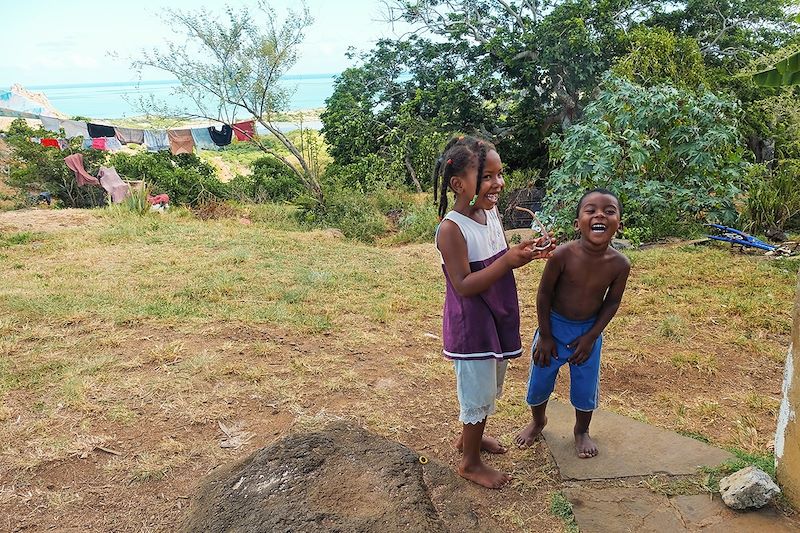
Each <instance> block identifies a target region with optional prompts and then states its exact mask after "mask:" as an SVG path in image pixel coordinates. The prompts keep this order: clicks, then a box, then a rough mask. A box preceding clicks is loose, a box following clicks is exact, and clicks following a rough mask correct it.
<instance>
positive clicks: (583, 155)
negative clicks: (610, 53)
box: [543, 76, 747, 240]
mask: <svg viewBox="0 0 800 533" xmlns="http://www.w3.org/2000/svg"><path fill="white" fill-rule="evenodd" d="M737 113H738V108H737V106H736V104H734V103H733V102H731V101H729V100H726V99H724V98H721V97H719V96H716V95H714V94H713V93H710V92H704V93H700V94H696V93H694V92H693V91H687V90H681V89H676V88H674V87H671V86H668V85H662V86H656V87H651V88H645V87H641V86H639V85H636V84H633V83H631V82H629V81H627V80H623V79H620V78H615V77H613V76H608V77H606V78H605V79H604V81H603V83H602V85H601V87H600V91H599V94H598V96H597V99H596V100H595V101H594V102H592V103H591V104H590V105H589V106H587V108H586V114H585V116H584V120H583V121H582V122H581V123H580V124H576V125H574V126H573V127H571V128H570V129H569V130H567V131H566V132H565V133H564V135H563V136H559V135H554V136H552V137H551V138H550V143H551V146H552V151H551V154H552V157H553V159H554V160H555V162H556V163H558V164H559V166H558V167H557V168H556V169H555V170H554V171H553V172H552V173H551V175H550V178H549V181H548V187H547V189H548V194H547V197H546V200H545V205H544V208H543V210H544V211H545V213H546V214H547V215H548V216H550V217H552V218H553V219H554V221H555V224H556V227H557V228H559V229H560V230H561V231H562V232H565V231H566V230H567V229H568V228H570V227H571V225H572V220H573V218H574V217H575V205H576V204H577V201H578V199H579V197H580V195H581V194H582V193H583V191H585V190H587V189H592V188H595V187H604V188H610V189H612V190H614V191H615V192H617V193H618V194H619V196H620V199H621V201H622V204H623V206H624V220H625V223H626V224H627V225H628V226H629V227H630V228H631V229H636V230H637V232H638V234H637V235H635V236H636V237H637V238H639V239H641V240H650V239H654V238H658V237H662V236H664V234H663V233H660V232H662V231H667V232H668V231H674V230H675V227H676V224H677V225H678V226H680V225H682V224H684V223H686V222H700V221H706V220H711V221H717V222H721V223H723V224H733V223H734V222H736V219H737V216H738V215H737V213H736V209H735V201H736V199H737V197H738V195H739V193H740V186H741V185H742V183H743V179H744V174H745V170H746V168H747V165H746V163H745V162H744V161H743V160H742V157H741V156H742V154H741V149H740V148H739V147H738V146H737V143H738V140H739V135H738V131H737V128H736V119H735V117H736V115H737Z"/></svg>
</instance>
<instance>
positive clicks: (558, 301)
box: [516, 189, 630, 458]
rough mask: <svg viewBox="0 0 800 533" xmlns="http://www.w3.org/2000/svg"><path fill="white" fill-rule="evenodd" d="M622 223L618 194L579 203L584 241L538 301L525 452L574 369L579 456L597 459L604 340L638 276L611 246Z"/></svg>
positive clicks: (555, 264) (558, 257)
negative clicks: (564, 369)
mask: <svg viewBox="0 0 800 533" xmlns="http://www.w3.org/2000/svg"><path fill="white" fill-rule="evenodd" d="M621 216H622V205H621V204H620V201H619V199H618V198H617V197H616V195H614V193H612V192H611V191H608V190H605V189H594V190H591V191H589V192H587V193H586V194H584V195H583V197H581V199H580V201H579V202H578V209H577V214H576V219H575V222H574V227H575V229H576V230H577V231H579V232H580V238H579V239H578V240H574V241H570V242H568V243H566V244H564V245H562V246H559V247H558V248H556V250H555V252H553V256H552V257H551V258H550V259H549V260H548V261H547V265H546V266H545V268H544V272H543V273H542V281H541V283H540V284H539V292H538V294H537V296H536V306H537V315H538V318H539V329H538V330H537V331H536V334H535V335H534V338H533V362H532V364H531V374H530V379H529V381H528V397H527V401H528V405H530V406H531V412H532V413H533V421H532V422H531V423H530V424H528V425H527V426H525V428H524V429H523V430H522V432H521V433H520V434H519V435H518V436H517V438H516V443H517V445H518V446H520V447H523V448H524V447H528V446H530V445H531V444H533V442H534V440H535V439H536V438H537V437H538V436H539V435H540V434H541V433H542V429H544V426H545V424H547V416H545V411H546V409H547V401H548V400H549V399H550V394H551V393H552V392H553V388H554V386H555V382H556V377H557V375H558V370H559V368H561V366H562V365H564V364H566V363H569V375H570V401H571V403H572V405H573V407H575V430H574V432H575V449H576V451H577V453H578V456H579V457H581V458H590V457H594V456H595V455H597V446H596V445H595V443H594V441H592V439H591V438H590V437H589V423H590V422H591V421H592V411H594V410H595V409H597V404H598V396H599V392H600V349H601V346H602V342H603V337H602V333H603V330H604V329H605V327H606V326H607V325H608V323H609V322H611V319H612V318H613V317H614V314H615V313H616V312H617V309H619V304H620V302H621V301H622V294H623V292H625V283H626V282H627V280H628V274H629V272H630V261H628V258H627V257H625V256H624V255H622V254H621V253H619V252H617V251H616V250H614V249H613V248H611V247H610V246H609V244H611V239H612V238H613V237H614V235H615V234H616V233H617V230H619V229H620V228H621V227H622V222H621Z"/></svg>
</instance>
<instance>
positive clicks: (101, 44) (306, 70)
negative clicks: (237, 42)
mask: <svg viewBox="0 0 800 533" xmlns="http://www.w3.org/2000/svg"><path fill="white" fill-rule="evenodd" d="M3 4H4V5H3V9H2V17H0V50H3V52H2V54H0V87H7V86H10V85H11V84H14V83H20V84H22V85H23V86H25V87H30V86H40V85H58V84H72V83H97V82H127V81H136V79H137V77H136V74H135V73H133V72H132V71H131V69H130V62H129V61H128V60H127V59H126V58H129V57H133V56H136V54H137V53H138V52H140V51H141V50H142V49H143V48H145V49H148V48H153V47H162V46H160V45H163V43H164V42H165V40H166V39H167V38H169V37H170V36H171V31H170V27H169V24H168V22H166V21H164V13H163V7H164V6H166V5H169V6H170V7H172V8H174V9H182V10H193V9H197V8H199V7H206V8H208V9H209V10H212V11H214V12H218V13H221V11H222V8H223V7H224V5H225V3H224V2H220V1H210V0H170V1H169V2H163V1H154V0H136V1H135V2H127V1H114V0H111V1H109V0H71V1H68V2H65V1H64V0H36V1H30V0H21V1H16V0H15V1H13V2H8V3H6V2H5V1H4V2H3ZM228 4H229V5H231V6H233V7H234V8H235V7H236V6H241V5H250V6H255V4H256V1H255V0H252V1H248V0H232V1H230V2H228ZM269 4H270V5H271V6H272V7H273V8H274V9H275V11H276V12H277V14H278V16H279V18H281V19H282V18H283V17H284V16H285V15H286V12H287V9H288V8H296V7H297V6H298V5H299V4H300V2H299V1H298V0H270V2H269ZM306 5H307V6H308V8H309V11H310V12H311V15H312V16H313V17H314V23H313V25H312V26H311V27H310V28H309V29H308V30H307V31H306V36H305V40H304V41H303V44H302V45H301V47H300V48H299V50H298V51H299V54H298V55H299V57H298V60H297V63H296V64H295V66H294V67H293V68H292V69H291V70H290V71H289V73H290V74H323V73H324V74H328V73H338V72H341V71H342V70H344V69H345V68H347V67H348V66H350V65H351V61H350V60H348V59H347V58H346V57H345V53H346V52H347V49H348V47H350V46H353V47H355V48H356V49H359V50H369V49H370V48H372V46H373V44H374V43H375V41H377V40H378V39H379V38H381V37H395V36H398V35H399V34H401V33H402V31H400V29H399V28H397V27H392V25H390V24H388V23H386V22H384V21H383V18H382V17H383V13H385V7H384V5H383V2H381V0H307V1H306ZM162 48H163V47H162ZM110 53H116V54H118V56H119V59H117V58H114V57H112V56H110V55H109V54H110ZM143 78H144V79H148V80H163V79H167V78H168V76H167V75H165V74H164V73H162V72H158V71H152V72H146V73H144V74H143Z"/></svg>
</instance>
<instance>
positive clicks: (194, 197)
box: [111, 151, 228, 206]
mask: <svg viewBox="0 0 800 533" xmlns="http://www.w3.org/2000/svg"><path fill="white" fill-rule="evenodd" d="M111 164H112V165H113V166H114V167H116V169H117V172H119V174H120V175H121V176H124V177H125V178H126V179H131V180H144V182H145V183H146V184H147V185H148V186H149V187H150V188H151V189H152V191H153V193H154V194H161V193H166V194H168V195H169V198H170V202H171V203H173V204H176V205H188V206H195V205H198V204H199V203H201V202H203V201H206V200H224V199H225V198H227V197H228V186H227V185H226V184H225V183H222V182H221V181H219V180H218V179H217V177H216V175H215V173H214V168H213V167H212V166H211V165H209V164H208V163H205V162H204V161H202V160H201V159H200V158H198V157H197V156H196V155H194V154H181V155H172V154H171V153H170V152H168V151H163V152H154V153H153V152H140V153H137V154H134V155H130V154H125V153H117V154H114V155H112V156H111Z"/></svg>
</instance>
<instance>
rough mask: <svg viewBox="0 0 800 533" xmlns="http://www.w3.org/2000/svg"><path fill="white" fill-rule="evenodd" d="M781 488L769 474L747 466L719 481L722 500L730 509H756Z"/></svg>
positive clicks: (766, 502)
mask: <svg viewBox="0 0 800 533" xmlns="http://www.w3.org/2000/svg"><path fill="white" fill-rule="evenodd" d="M780 491H781V489H780V488H779V487H778V485H776V484H775V482H774V481H772V478H771V477H769V474H767V473H766V472H764V471H763V470H761V469H760V468H756V467H754V466H748V467H747V468H743V469H742V470H739V471H738V472H734V473H733V474H731V475H730V476H728V477H724V478H722V479H721V480H720V481H719V493H720V494H721V495H722V501H724V502H725V505H727V506H728V507H731V508H732V509H739V510H742V509H753V508H755V509H758V508H761V507H764V506H765V505H766V504H768V503H769V502H770V501H771V500H772V498H774V497H775V495H776V494H778V493H779V492H780Z"/></svg>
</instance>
